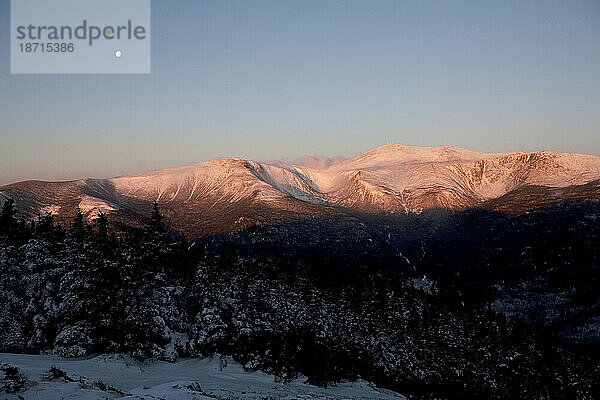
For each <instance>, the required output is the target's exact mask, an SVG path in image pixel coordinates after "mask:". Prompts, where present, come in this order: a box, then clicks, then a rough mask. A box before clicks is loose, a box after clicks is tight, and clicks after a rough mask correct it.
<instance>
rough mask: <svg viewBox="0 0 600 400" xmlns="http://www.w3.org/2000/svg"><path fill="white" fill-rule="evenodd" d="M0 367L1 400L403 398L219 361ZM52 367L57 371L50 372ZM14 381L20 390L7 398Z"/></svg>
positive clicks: (35, 362)
mask: <svg viewBox="0 0 600 400" xmlns="http://www.w3.org/2000/svg"><path fill="white" fill-rule="evenodd" d="M0 366H1V367H2V370H3V371H4V372H0V398H1V399H3V400H4V399H7V400H9V399H10V400H12V399H15V400H16V399H26V400H27V399H44V400H52V399H85V400H100V399H103V400H104V399H144V400H146V399H147V400H150V399H166V400H171V399H174V400H188V399H190V400H192V399H194V400H201V399H404V397H403V396H400V395H399V394H397V393H395V392H392V391H389V390H385V389H379V388H377V387H375V386H374V385H372V384H370V383H368V382H364V381H357V382H352V383H350V382H347V383H341V384H338V385H336V386H330V387H327V388H321V387H317V386H312V385H308V384H306V383H304V379H297V380H295V381H293V382H291V383H283V382H281V381H280V380H278V379H277V378H275V377H273V376H272V375H268V374H265V373H262V372H246V371H244V369H243V367H242V366H241V365H240V364H238V363H236V362H234V361H232V360H231V359H223V358H212V359H187V360H180V361H177V362H175V363H168V362H164V361H158V362H153V363H139V362H137V361H135V360H133V359H131V358H129V357H126V356H121V355H100V356H95V357H92V358H85V359H64V358H61V357H57V356H45V355H41V356H40V355H24V354H0ZM53 366H54V367H56V368H58V370H56V369H55V370H54V371H55V372H54V373H50V369H51V368H52V367H53ZM8 367H16V368H18V372H17V373H16V376H17V378H16V379H15V378H14V376H15V370H14V369H12V377H11V376H10V374H11V372H6V371H7V370H8ZM59 370H60V371H59ZM63 372H64V373H66V375H64V374H63ZM15 381H20V382H21V383H22V385H24V387H25V388H24V389H22V390H21V391H19V392H18V393H8V394H7V393H6V391H7V389H10V387H11V385H12V384H13V383H14V382H15ZM9 391H10V390H9Z"/></svg>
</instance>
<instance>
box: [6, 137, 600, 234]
mask: <svg viewBox="0 0 600 400" xmlns="http://www.w3.org/2000/svg"><path fill="white" fill-rule="evenodd" d="M302 160H303V161H302ZM302 160H300V161H298V162H291V163H281V162H277V163H262V162H255V161H249V160H243V159H239V158H222V159H218V160H213V161H206V162H202V163H198V164H194V165H189V166H184V167H178V168H170V169H166V170H161V171H156V172H152V173H148V174H142V175H132V176H123V177H117V178H111V179H82V180H77V181H70V182H41V181H26V182H20V183H15V184H11V185H7V186H3V187H0V197H3V198H12V199H14V200H15V201H16V203H17V206H18V209H19V212H20V213H21V214H22V215H24V216H27V217H33V216H36V215H38V214H40V213H44V212H51V213H53V214H55V215H56V217H57V219H58V220H59V221H64V222H66V221H69V220H70V219H71V218H72V216H73V215H74V213H75V210H76V209H77V208H78V207H79V208H80V209H81V210H82V211H83V212H84V213H85V214H86V215H87V216H88V217H89V218H94V217H95V215H96V214H97V213H98V212H99V211H102V212H108V213H109V214H110V215H111V220H112V221H114V222H115V223H116V224H118V225H121V226H133V227H138V226H142V225H143V223H144V221H145V216H146V215H148V213H149V210H150V208H151V204H152V202H154V201H157V202H158V203H159V205H160V206H161V209H162V210H163V212H164V213H165V215H166V217H167V220H168V221H169V224H170V226H171V228H172V229H174V230H175V231H176V232H178V233H179V234H181V235H183V236H186V237H188V238H194V237H200V236H206V235H211V234H219V233H227V232H232V231H239V230H243V229H246V228H248V227H250V226H253V225H261V224H273V223H279V222H286V221H291V220H301V219H307V218H314V217H319V216H324V215H331V214H340V213H342V214H343V213H347V212H366V213H377V212H414V211H417V212H418V211H421V210H423V209H427V208H451V209H465V208H470V207H480V208H485V209H489V210H494V211H500V212H505V213H510V214H517V213H521V212H524V211H527V210H530V209H532V208H538V207H543V206H546V205H549V204H552V203H556V202H560V201H599V200H600V156H595V155H583V154H573V153H555V152H537V153H520V152H515V153H498V154H488V153H480V152H476V151H471V150H466V149H461V148H456V147H413V146H404V145H400V144H389V145H385V146H381V147H378V148H376V149H373V150H370V151H368V152H366V153H364V154H361V155H358V156H356V157H353V158H350V159H340V158H338V159H334V160H333V159H331V160H330V159H328V161H327V162H325V161H318V162H316V161H314V160H320V159H315V158H312V159H309V158H305V159H302ZM307 160H308V161H310V162H308V161H307Z"/></svg>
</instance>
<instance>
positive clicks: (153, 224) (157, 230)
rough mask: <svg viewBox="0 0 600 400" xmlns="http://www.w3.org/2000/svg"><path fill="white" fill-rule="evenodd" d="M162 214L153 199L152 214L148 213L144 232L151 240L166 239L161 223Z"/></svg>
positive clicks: (163, 226)
mask: <svg viewBox="0 0 600 400" xmlns="http://www.w3.org/2000/svg"><path fill="white" fill-rule="evenodd" d="M163 218H164V217H163V215H162V214H161V213H160V208H159V207H158V203H157V202H156V201H155V202H154V203H153V204H152V214H150V221H149V222H148V225H147V226H146V234H147V235H148V236H149V237H150V239H151V240H159V241H164V240H165V239H166V230H165V225H164V223H163Z"/></svg>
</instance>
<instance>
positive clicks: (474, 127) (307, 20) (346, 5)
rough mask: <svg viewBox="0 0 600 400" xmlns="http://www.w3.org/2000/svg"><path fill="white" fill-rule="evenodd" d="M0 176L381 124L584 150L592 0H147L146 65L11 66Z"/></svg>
mask: <svg viewBox="0 0 600 400" xmlns="http://www.w3.org/2000/svg"><path fill="white" fill-rule="evenodd" d="M0 26H1V28H0V184H5V183H9V182H14V181H18V180H23V179H34V178H35V179H72V178H77V177H85V176H94V177H109V176H114V175H122V174H130V173H137V172H145V171H149V170H153V169H160V168H164V167H169V166H177V165H182V164H188V163H192V162H197V161H201V160H206V159H213V158H218V157H222V156H236V157H243V158H249V159H254V160H269V159H275V158H296V157H300V156H302V155H305V154H312V155H320V154H323V155H329V156H335V155H342V156H351V155H355V154H358V153H361V152H364V151H366V150H369V149H371V148H373V147H377V146H379V145H383V144H386V143H390V142H398V143H403V144H409V145H423V146H437V145H453V146H458V147H466V148H470V149H474V150H480V151H488V152H502V151H537V150H555V151H565V152H581V153H592V154H600V2H598V1H597V0H589V1H577V0H574V1H535V2H530V1H490V2H488V1H457V2H442V1H439V2H438V1H414V2H412V1H400V0H398V1H367V0H364V1H329V0H321V1H306V0H303V1H291V0H290V1H235V2H234V1H200V0H189V1H184V0H154V1H153V2H152V74H150V75H11V74H10V54H9V53H10V43H9V41H10V40H9V34H10V32H9V27H10V2H9V1H8V0H0Z"/></svg>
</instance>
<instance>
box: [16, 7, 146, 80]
mask: <svg viewBox="0 0 600 400" xmlns="http://www.w3.org/2000/svg"><path fill="white" fill-rule="evenodd" d="M150 61H151V60H150V0H102V1H100V0H11V72H12V73H14V74H18V73H31V74H36V73H37V74H40V73H42V74H43V73H96V74H102V73H142V74H143V73H150V70H151V68H150Z"/></svg>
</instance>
